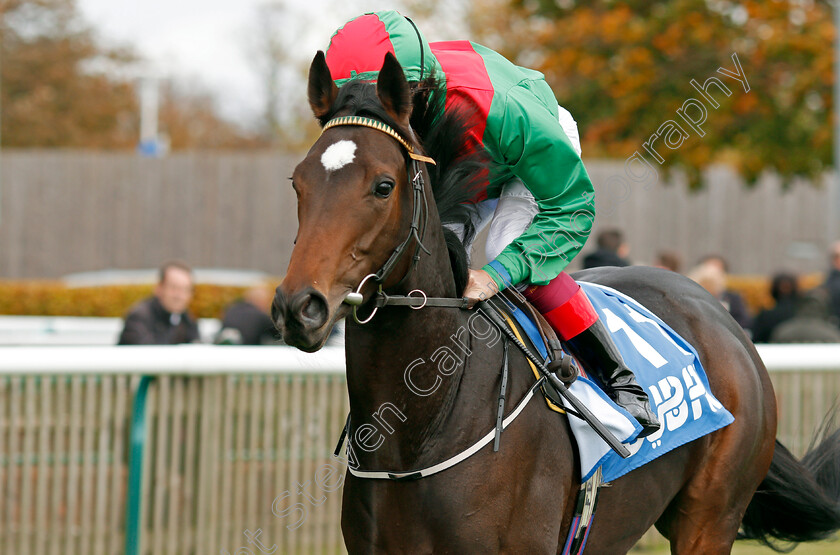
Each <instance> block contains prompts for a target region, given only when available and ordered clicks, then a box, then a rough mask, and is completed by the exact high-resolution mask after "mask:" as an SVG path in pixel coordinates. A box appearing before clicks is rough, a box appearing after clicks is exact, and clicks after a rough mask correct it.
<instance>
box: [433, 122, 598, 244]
mask: <svg viewBox="0 0 840 555" xmlns="http://www.w3.org/2000/svg"><path fill="white" fill-rule="evenodd" d="M557 109H558V111H559V113H560V116H559V118H558V119H559V121H560V125H561V126H562V127H563V131H564V132H565V133H566V136H567V137H568V138H569V141H570V142H571V143H572V146H573V147H574V149H575V150H576V151H577V153H578V154H580V153H581V150H580V135H579V134H578V128H577V123H576V122H575V120H574V118H573V117H572V114H570V113H569V111H568V110H566V109H565V108H563V107H562V106H558V107H557ZM476 208H477V211H476V213H475V214H474V215H473V225H474V226H475V229H476V234H478V233H480V232H481V230H482V229H484V228H485V227H486V226H487V224H488V223H490V231H489V232H488V234H487V243H486V245H485V247H484V254H485V255H486V256H487V260H493V259H495V258H496V257H497V256H499V253H501V252H502V250H503V249H504V248H505V247H506V246H508V245H509V244H511V243H512V242H513V241H514V239H516V238H517V237H519V236H520V235H522V234H523V233H524V232H525V230H526V229H528V226H530V225H531V221H532V220H533V219H534V216H536V215H537V212H539V207H538V206H537V201H536V200H534V195H533V194H531V191H529V190H528V189H527V188H526V187H525V185H524V184H523V183H522V181H520V180H519V179H517V178H513V179H511V180H510V181H508V182H507V183H505V184H504V185H503V186H502V191H501V193H500V194H499V198H494V199H487V200H483V201H481V202H479V203H478V204H477V205H476ZM447 227H448V228H449V229H451V230H452V231H454V232H455V233H457V234H458V236H459V237H461V239H462V240H463V231H464V229H463V227H464V226H463V225H461V224H450V225H447ZM464 247H466V249H467V255H468V256H469V255H470V254H471V250H472V243H470V244H468V245H464Z"/></svg>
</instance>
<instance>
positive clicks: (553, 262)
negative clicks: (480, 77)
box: [482, 83, 595, 289]
mask: <svg viewBox="0 0 840 555" xmlns="http://www.w3.org/2000/svg"><path fill="white" fill-rule="evenodd" d="M543 85H544V83H543ZM546 88H547V85H546ZM552 98H553V97H552ZM487 132H488V133H492V134H494V135H495V136H492V137H491V138H492V139H493V143H495V145H498V146H497V149H498V150H497V152H496V153H494V154H495V155H496V157H497V158H500V159H501V160H502V161H503V162H502V163H503V164H504V165H505V166H506V167H508V168H509V169H510V171H511V173H513V175H515V176H516V177H518V178H519V179H521V180H522V182H523V183H524V184H525V186H526V187H527V188H528V190H529V191H530V192H531V193H532V194H533V195H534V199H535V200H536V202H537V205H538V208H539V212H538V213H537V215H536V216H535V217H534V219H533V220H532V221H531V225H529V226H528V228H527V229H526V230H525V232H524V233H522V235H520V236H519V237H518V238H517V239H515V240H514V241H513V242H512V243H510V244H509V245H508V246H507V247H505V248H504V249H503V250H502V252H501V253H500V254H499V255H498V256H497V257H496V259H495V260H493V261H491V262H490V263H488V264H487V265H485V266H484V267H483V268H482V270H484V271H485V272H487V273H488V274H489V275H490V276H491V277H492V278H493V281H494V282H495V284H496V285H497V286H498V287H499V289H503V288H504V287H505V286H511V285H517V284H518V283H520V282H523V281H527V282H528V283H533V284H537V285H544V284H546V283H548V282H549V281H551V280H552V279H553V278H555V277H557V275H559V274H560V272H562V271H563V269H564V268H565V267H566V266H567V265H568V263H569V262H570V261H571V260H572V259H573V258H574V257H575V256H576V255H577V254H578V252H580V250H581V248H582V247H583V244H584V243H585V242H586V239H587V237H588V236H589V232H590V230H591V229H592V223H593V221H594V219H595V203H594V191H593V187H592V182H591V181H590V179H589V175H588V174H587V172H586V169H585V168H584V166H583V162H582V161H581V159H580V156H579V155H578V153H577V152H576V151H575V149H574V147H573V146H572V144H571V143H570V141H569V139H568V137H567V136H566V134H565V133H564V132H563V128H562V127H561V126H560V124H559V123H558V121H557V116H556V115H555V114H554V113H552V112H551V110H549V109H548V108H547V107H546V106H545V104H543V103H542V102H540V100H539V98H538V97H537V96H536V94H535V93H534V92H532V91H531V90H530V89H529V88H526V87H525V86H523V85H520V86H516V87H513V88H512V89H511V90H510V91H509V92H508V94H507V95H506V98H505V105H504V115H503V117H501V118H499V119H498V121H495V122H491V121H489V120H488V129H487ZM492 150H496V149H492Z"/></svg>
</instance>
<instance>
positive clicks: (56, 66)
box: [0, 0, 266, 150]
mask: <svg viewBox="0 0 840 555" xmlns="http://www.w3.org/2000/svg"><path fill="white" fill-rule="evenodd" d="M137 60H138V55H137V54H136V53H135V52H134V51H133V50H132V49H131V48H127V47H124V48H113V47H109V46H107V45H103V44H101V42H100V41H99V40H98V38H97V34H96V30H95V29H94V28H92V27H91V26H90V25H89V24H88V23H87V22H86V21H85V20H84V18H83V17H82V14H81V13H80V12H79V9H78V5H77V2H76V0H0V131H2V136H0V140H2V146H3V147H18V148H66V147H72V148H93V149H134V148H136V146H137V142H138V139H139V101H138V98H137V91H136V87H135V79H134V78H133V77H131V76H132V75H136V73H137V72H136V71H134V70H133V64H135V63H136V62H137ZM182 88H183V87H182ZM161 89H162V90H161V93H162V94H161V108H160V113H159V123H160V130H161V132H162V133H165V134H167V135H168V136H169V138H170V141H171V147H172V149H173V150H178V149H195V148H255V147H264V146H265V144H266V142H265V141H263V140H260V139H259V138H258V137H257V136H256V134H255V133H252V132H248V131H245V130H243V129H241V128H240V127H239V126H237V125H236V124H234V123H231V122H229V121H227V120H225V119H224V118H222V117H221V116H220V115H219V113H218V110H217V107H216V105H215V101H214V99H213V98H212V97H211V96H210V95H209V94H208V93H206V92H204V91H202V90H200V88H198V87H195V86H193V87H188V88H187V90H178V89H177V87H175V86H173V85H172V83H167V85H166V86H163V87H161Z"/></svg>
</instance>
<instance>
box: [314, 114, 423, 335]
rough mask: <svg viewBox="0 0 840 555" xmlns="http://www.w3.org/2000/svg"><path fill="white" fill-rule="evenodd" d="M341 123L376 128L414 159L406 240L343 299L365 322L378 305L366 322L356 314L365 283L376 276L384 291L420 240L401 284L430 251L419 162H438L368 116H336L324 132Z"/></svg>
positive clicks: (409, 166)
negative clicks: (409, 249) (425, 242)
mask: <svg viewBox="0 0 840 555" xmlns="http://www.w3.org/2000/svg"><path fill="white" fill-rule="evenodd" d="M339 125H354V126H360V127H369V128H370V129H375V130H377V131H380V132H382V133H385V134H386V135H388V136H389V137H391V138H393V139H395V140H396V141H397V142H398V143H400V145H402V147H403V148H404V149H405V150H406V152H407V153H408V157H409V158H410V159H411V164H410V165H408V166H407V169H406V171H407V172H408V180H409V181H410V182H411V184H412V189H413V192H414V194H413V204H414V206H413V208H412V210H413V213H412V216H411V229H410V230H409V232H408V237H406V238H405V240H403V242H402V243H400V244H399V246H398V247H397V248H396V249H394V252H392V253H391V256H390V257H388V260H386V261H385V264H383V265H382V267H381V268H380V269H379V271H378V272H376V273H374V274H369V275H368V276H366V277H365V278H364V279H363V280H362V282H361V283H360V284H359V287H358V288H357V289H356V291H355V292H353V293H348V295H347V297H346V298H345V299H344V302H346V303H347V304H349V305H352V306H353V317H354V318H355V319H356V321H357V322H359V323H365V322H368V321H369V320H370V319H371V318H373V315H374V314H375V313H376V310H377V309H378V308H379V307H377V308H375V309H374V311H373V313H372V314H371V315H370V316H369V317H368V318H367V319H366V320H364V321H361V320H359V318H358V316H357V315H356V308H357V307H358V306H359V305H361V304H362V302H363V301H364V297H363V295H362V293H361V290H362V287H363V286H364V284H365V282H366V281H367V280H368V279H373V281H375V282H376V283H378V284H379V291H380V292H382V283H383V282H384V281H385V279H387V277H388V276H389V275H390V274H391V272H392V271H393V270H394V267H395V266H396V265H397V263H398V262H399V261H400V259H401V258H402V256H403V254H405V252H406V248H407V247H408V245H409V243H410V242H411V240H412V239H416V240H417V245H416V247H415V248H414V255H413V256H412V260H411V267H410V268H409V269H408V271H407V272H406V273H405V275H404V276H403V277H402V279H400V281H399V282H398V283H397V285H399V284H400V283H402V282H403V280H405V279H406V278H407V277H408V275H409V274H410V273H411V272H412V270H414V267H415V266H416V265H417V263H418V262H419V261H420V249H423V252H425V253H426V254H431V253H430V252H429V249H427V248H426V247H425V245H423V239H424V238H425V236H426V224H427V222H428V219H429V204H428V200H427V199H426V195H425V180H424V179H423V170H422V168H421V167H420V162H425V163H427V164H434V163H435V161H434V160H433V159H432V158H429V157H428V156H424V155H422V154H418V153H417V152H416V151H415V148H414V146H413V145H412V144H411V143H409V142H408V141H407V140H405V139H404V138H403V136H402V135H400V134H399V133H398V132H397V131H396V130H395V129H394V128H393V127H391V126H390V125H388V124H386V123H384V122H381V121H379V120H375V119H372V118H365V117H361V116H342V117H338V118H333V119H331V120H330V121H328V122H327V123H326V124H324V129H323V131H322V132H324V131H326V130H327V129H330V128H332V127H338V126H339ZM421 201H422V202H421ZM383 294H384V293H383Z"/></svg>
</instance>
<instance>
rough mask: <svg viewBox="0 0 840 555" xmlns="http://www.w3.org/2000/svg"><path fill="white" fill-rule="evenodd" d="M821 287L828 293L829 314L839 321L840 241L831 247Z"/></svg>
mask: <svg viewBox="0 0 840 555" xmlns="http://www.w3.org/2000/svg"><path fill="white" fill-rule="evenodd" d="M823 287H824V288H825V290H826V292H827V293H828V298H829V301H828V302H829V308H830V310H831V315H832V316H834V318H835V319H836V320H837V321H838V322H840V241H837V242H836V243H834V245H832V247H831V268H830V269H829V271H828V276H827V277H826V280H825V283H824V284H823Z"/></svg>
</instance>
